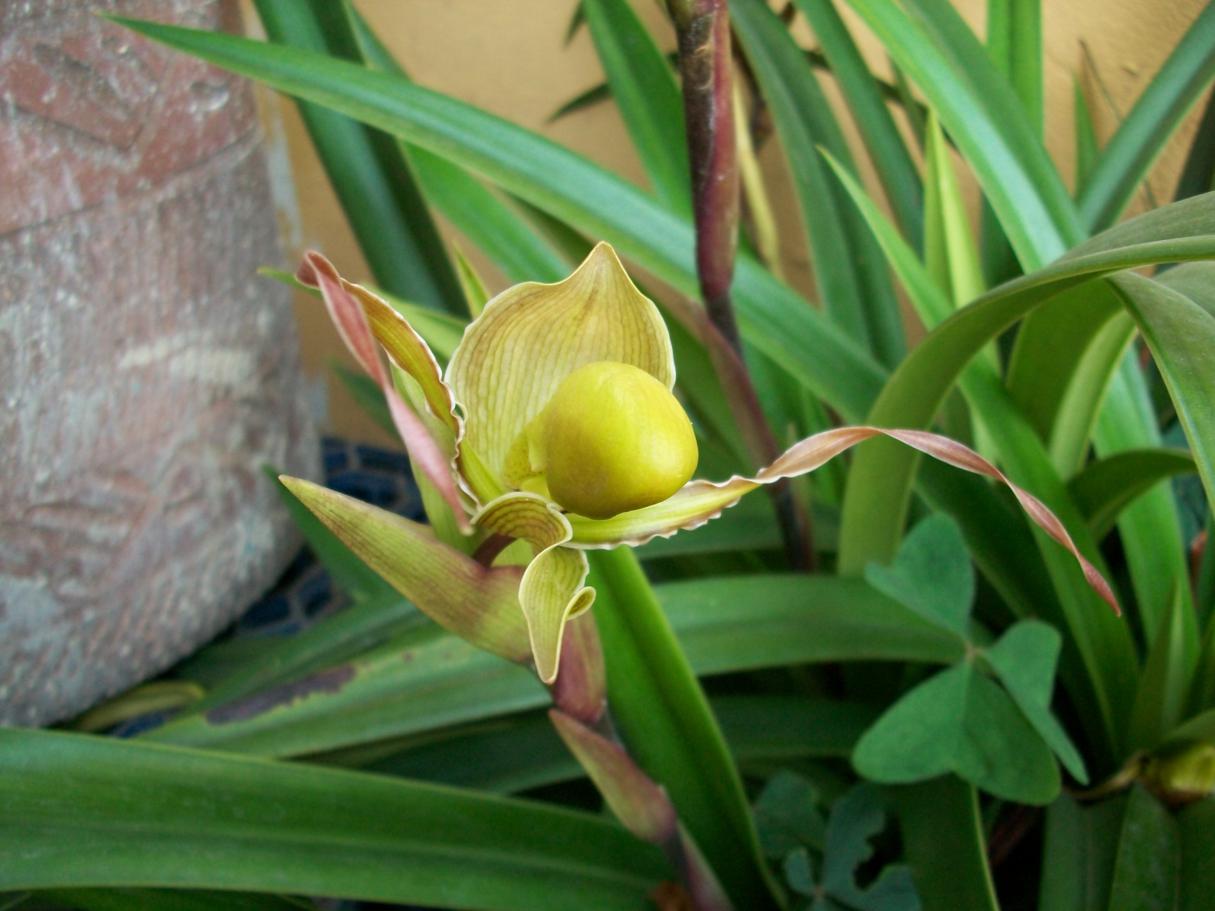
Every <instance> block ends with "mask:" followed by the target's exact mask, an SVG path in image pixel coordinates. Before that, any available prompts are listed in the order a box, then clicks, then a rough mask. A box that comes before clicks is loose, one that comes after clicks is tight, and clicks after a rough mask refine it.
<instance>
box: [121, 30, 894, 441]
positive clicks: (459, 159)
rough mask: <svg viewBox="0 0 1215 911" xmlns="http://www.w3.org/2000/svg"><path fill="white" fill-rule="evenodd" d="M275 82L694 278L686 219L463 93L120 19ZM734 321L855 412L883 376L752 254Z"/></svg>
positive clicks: (737, 287)
mask: <svg viewBox="0 0 1215 911" xmlns="http://www.w3.org/2000/svg"><path fill="white" fill-rule="evenodd" d="M116 21H120V22H121V23H122V24H124V25H126V26H127V27H129V28H131V29H134V30H135V31H138V32H139V33H141V34H143V35H146V36H147V37H149V38H153V39H155V40H157V41H161V42H163V43H165V44H168V45H170V46H172V47H175V48H177V49H179V50H183V51H188V52H189V53H192V54H194V55H196V56H199V57H202V58H203V59H205V60H208V61H209V62H212V63H215V64H217V65H220V66H223V67H225V68H227V69H230V70H232V71H233V72H237V73H240V74H241V75H245V76H249V77H252V78H255V79H260V80H261V81H263V82H266V83H267V84H268V85H270V86H272V87H273V88H276V89H279V90H281V91H285V92H288V93H291V94H295V95H298V96H299V97H301V98H305V99H307V100H310V101H313V102H315V103H318V104H324V105H326V106H329V107H332V108H334V109H335V110H340V111H342V112H343V113H345V114H348V115H349V116H352V117H355V118H356V119H359V120H361V121H362V122H365V123H369V124H371V125H373V126H377V127H379V128H381V129H383V130H385V131H387V132H390V133H393V134H394V135H397V136H400V137H402V138H404V139H406V140H408V141H409V142H411V143H415V144H417V145H419V146H424V147H426V148H429V149H431V150H432V151H434V152H436V153H438V154H440V155H442V156H443V157H445V158H448V159H450V160H451V161H454V162H456V163H458V164H459V165H461V166H462V167H465V168H468V169H470V170H472V171H476V172H477V173H480V174H482V175H484V176H486V177H488V178H489V179H491V180H492V181H493V182H494V183H496V184H498V185H499V186H501V187H502V188H503V189H505V190H507V191H509V192H511V193H514V194H516V195H518V196H519V197H520V198H522V199H525V200H527V201H528V202H530V203H532V204H533V205H536V206H538V207H539V208H541V209H544V210H545V211H547V212H549V213H550V214H551V215H555V216H557V217H558V218H560V219H562V220H563V221H565V222H567V223H569V224H570V225H572V226H575V227H577V228H578V229H579V230H581V231H583V232H584V233H585V234H587V235H590V236H593V237H601V238H604V239H606V240H608V241H610V242H611V243H613V244H614V245H615V246H616V247H617V248H618V249H620V250H621V251H622V252H623V253H624V254H625V255H626V256H628V257H629V258H631V259H633V260H634V261H636V262H637V263H638V264H639V265H641V266H643V267H644V268H646V269H649V270H650V271H651V272H653V273H654V274H655V275H656V276H658V277H659V278H661V279H663V280H665V281H667V282H669V283H671V284H672V285H673V286H674V287H676V288H677V289H679V290H680V291H682V292H684V293H686V294H694V293H695V287H696V279H695V274H696V273H695V269H694V266H693V255H692V254H693V235H692V230H691V227H690V225H689V224H688V223H687V221H686V220H684V219H680V218H678V217H676V216H675V215H673V214H672V213H670V212H669V211H668V210H667V209H665V208H664V207H663V206H661V205H660V204H658V203H657V202H655V201H654V200H652V199H651V198H649V197H648V196H646V195H645V194H643V193H641V192H640V191H638V190H637V189H636V188H635V187H632V186H630V185H629V184H628V183H626V182H625V181H623V180H621V179H619V178H617V177H615V176H614V175H611V174H609V173H607V172H606V171H604V170H603V169H601V168H599V167H597V166H595V165H593V164H592V163H590V162H589V161H587V160H586V159H584V158H581V157H579V156H577V155H575V154H573V153H572V152H570V151H568V150H567V149H564V148H562V147H560V146H557V145H555V144H553V143H551V142H549V141H547V140H545V139H542V138H541V137H539V136H537V135H535V134H533V133H529V132H528V131H526V130H523V129H521V128H519V127H516V126H514V125H512V124H509V123H507V122H505V121H503V120H500V119H499V118H496V117H493V116H492V115H489V114H486V113H485V112H483V111H479V110H477V109H475V108H472V107H470V106H468V105H466V104H463V103H462V102H459V101H456V100H454V99H451V98H447V97H444V96H443V95H440V94H437V93H435V92H430V91H428V90H426V89H423V88H420V87H418V86H415V85H411V84H409V83H407V82H405V81H403V80H402V79H400V78H394V77H392V76H390V75H388V74H386V73H379V72H370V71H367V70H364V69H362V68H360V67H356V66H353V65H351V64H346V63H343V62H342V61H337V60H330V59H327V58H325V57H324V56H322V55H319V54H313V53H309V52H307V51H301V50H297V49H294V48H284V47H274V46H267V45H264V44H261V43H259V42H256V41H249V40H247V39H243V38H236V37H233V36H230V35H223V34H216V33H212V32H204V31H195V30H191V29H182V28H176V27H173V26H167V25H158V24H153V23H148V22H137V21H134V20H121V19H120V20H116ZM734 297H735V304H736V306H737V308H738V317H739V322H740V324H741V326H742V329H743V331H744V332H745V333H747V334H748V335H749V337H750V338H751V340H752V341H753V342H754V343H755V345H756V346H757V347H758V348H760V349H761V350H763V351H764V352H765V353H766V354H768V355H769V356H771V357H772V358H773V359H774V360H775V361H776V362H777V363H778V364H780V365H781V366H782V367H783V368H785V369H786V370H788V371H789V372H790V373H791V374H792V375H793V376H795V377H797V378H798V379H800V380H801V381H802V382H804V383H806V385H807V386H808V387H809V388H810V389H811V390H812V391H814V392H815V393H816V394H818V395H820V396H822V397H823V398H825V399H826V400H827V401H828V402H830V403H831V405H832V406H833V407H834V408H836V409H837V410H838V411H839V412H840V413H841V414H843V415H845V416H847V417H852V418H859V417H860V416H861V415H863V414H864V413H865V411H866V410H867V408H868V404H869V403H870V402H871V401H872V400H873V399H874V398H875V397H876V395H877V390H878V387H879V386H880V384H881V381H882V375H883V373H882V370H881V368H880V367H879V366H878V365H877V363H876V362H875V361H874V360H873V359H872V358H871V357H869V355H868V354H866V353H865V351H864V350H863V349H862V348H861V347H860V346H858V345H857V344H856V343H855V342H853V341H852V340H851V339H849V338H848V337H847V336H846V335H845V334H844V333H843V332H842V331H841V330H839V329H838V328H837V327H835V326H834V325H833V324H832V323H831V322H830V321H829V320H828V319H827V318H826V317H824V316H823V315H821V314H820V313H818V312H817V311H816V310H814V309H813V308H810V307H807V306H806V305H805V302H804V301H803V300H802V299H801V298H800V297H799V296H798V295H797V294H796V293H794V292H793V291H792V290H790V289H789V288H788V287H787V286H785V285H783V284H782V283H780V282H779V281H777V280H776V279H774V278H773V277H772V276H771V275H770V274H769V273H768V272H766V271H765V270H764V269H763V268H762V267H761V266H760V265H759V264H758V263H756V262H755V261H754V260H752V259H750V258H746V257H743V258H740V260H739V262H738V267H737V270H736V275H735V284H734Z"/></svg>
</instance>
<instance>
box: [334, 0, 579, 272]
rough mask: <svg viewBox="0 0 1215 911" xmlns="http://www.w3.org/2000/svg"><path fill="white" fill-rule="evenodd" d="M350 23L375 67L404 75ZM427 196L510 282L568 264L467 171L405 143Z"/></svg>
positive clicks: (362, 24)
mask: <svg viewBox="0 0 1215 911" xmlns="http://www.w3.org/2000/svg"><path fill="white" fill-rule="evenodd" d="M350 19H351V23H352V26H353V29H354V33H355V37H356V38H357V40H358V42H359V48H360V50H361V51H362V54H363V57H364V58H365V59H366V61H367V63H368V64H369V65H370V66H371V67H372V68H374V69H377V70H380V71H381V72H384V73H390V74H392V75H393V76H396V77H398V78H401V79H407V78H408V76H407V75H406V73H405V71H404V70H403V69H402V68H401V66H400V64H399V63H398V62H397V61H396V59H395V58H394V57H393V56H392V54H391V53H390V52H389V51H388V49H387V48H386V47H384V45H383V43H382V42H381V41H380V40H379V39H378V38H377V37H376V35H375V33H374V32H372V31H371V28H370V27H369V26H368V25H367V22H366V20H364V19H363V17H362V16H360V15H359V14H358V13H357V12H355V11H353V10H351V13H350ZM406 148H407V150H408V151H407V154H408V155H409V158H410V160H411V161H412V163H413V167H414V171H415V173H416V174H417V177H418V183H419V184H421V186H422V188H423V191H424V192H425V194H426V196H427V198H428V199H429V200H430V201H431V202H432V203H433V204H434V205H435V206H436V207H437V208H438V209H439V210H440V211H441V212H442V213H443V214H444V215H446V216H447V218H448V219H450V220H451V222H452V224H454V225H455V226H456V227H457V228H459V229H460V231H462V232H463V233H464V235H465V236H466V237H468V238H469V239H471V240H472V241H473V243H475V244H476V245H477V246H478V247H480V248H481V249H482V250H483V251H485V254H486V255H487V256H489V258H490V259H492V260H493V261H494V262H495V263H496V264H497V266H498V267H499V268H500V269H501V270H502V271H503V272H505V273H506V276H507V278H509V279H510V280H511V281H515V282H522V281H547V282H555V281H559V280H560V279H562V278H565V276H566V275H567V274H568V273H569V266H570V264H569V263H568V262H567V261H566V259H565V258H564V257H563V256H562V255H561V254H560V253H559V252H558V251H557V250H555V249H554V248H553V246H552V245H551V244H549V243H548V242H547V241H546V240H545V239H544V238H543V237H541V236H540V235H539V234H538V233H537V232H536V231H535V230H533V229H532V228H531V227H530V226H529V225H528V223H527V221H526V220H525V219H523V218H522V217H521V216H520V214H519V213H518V212H517V211H516V210H515V209H514V208H512V207H511V206H510V205H509V204H508V203H507V202H505V201H504V200H502V199H500V198H499V197H498V196H497V195H496V194H495V193H493V192H491V191H490V190H489V189H487V188H486V187H484V186H482V184H481V183H480V182H479V181H478V180H477V179H476V178H475V177H473V176H472V175H471V174H469V173H468V172H467V171H465V170H464V169H463V168H461V167H459V166H458V165H456V164H452V163H451V162H449V161H447V160H446V159H445V158H442V157H441V156H439V155H436V154H434V153H433V152H431V151H430V150H429V149H425V148H421V147H420V146H414V145H408V144H406Z"/></svg>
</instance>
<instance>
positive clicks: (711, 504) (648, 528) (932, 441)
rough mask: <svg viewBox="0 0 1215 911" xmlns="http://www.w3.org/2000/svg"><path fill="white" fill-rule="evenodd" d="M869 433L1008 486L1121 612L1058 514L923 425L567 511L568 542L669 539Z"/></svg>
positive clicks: (810, 446) (796, 449)
mask: <svg viewBox="0 0 1215 911" xmlns="http://www.w3.org/2000/svg"><path fill="white" fill-rule="evenodd" d="M874 436H885V437H890V438H891V439H894V440H898V441H899V442H900V443H903V444H904V445H907V446H910V447H911V448H913V449H918V450H919V451H920V452H923V453H924V454H926V455H930V456H932V457H933V458H934V459H939V460H940V461H942V462H945V463H946V464H948V465H953V466H954V467H955V468H961V469H963V470H964V471H969V472H973V473H974V474H979V475H984V476H986V477H989V478H994V479H995V480H997V481H999V482H1000V483H1002V484H1004V485H1005V486H1007V487H1008V489H1009V490H1011V491H1012V493H1013V496H1015V497H1016V498H1017V502H1018V503H1020V504H1021V508H1022V509H1024V510H1025V513H1026V515H1028V516H1029V517H1030V519H1032V520H1033V522H1034V524H1036V525H1037V526H1038V527H1039V528H1041V529H1042V530H1043V531H1045V532H1046V533H1047V534H1048V535H1050V536H1051V537H1052V538H1054V539H1055V540H1056V541H1058V542H1059V543H1060V544H1061V545H1063V547H1065V548H1067V550H1068V551H1069V552H1070V553H1071V555H1072V556H1073V557H1075V558H1076V562H1077V563H1079V564H1080V568H1081V570H1083V572H1084V578H1085V580H1086V581H1087V582H1088V584H1089V585H1090V586H1091V587H1092V589H1093V590H1094V591H1095V592H1096V593H1097V594H1098V595H1100V596H1101V598H1102V600H1104V601H1105V602H1106V603H1107V604H1109V606H1110V607H1112V608H1113V609H1114V612H1115V613H1121V610H1120V609H1119V607H1118V600H1117V598H1115V597H1114V592H1113V590H1112V589H1111V588H1110V586H1109V583H1108V582H1106V581H1105V579H1104V578H1103V577H1102V575H1101V573H1099V572H1098V571H1097V568H1096V567H1095V566H1093V565H1092V564H1091V563H1090V562H1089V561H1088V560H1087V559H1085V557H1084V555H1083V554H1081V553H1080V551H1079V549H1078V548H1077V547H1076V544H1075V542H1074V541H1072V539H1071V536H1070V535H1069V534H1068V533H1067V529H1065V528H1064V527H1063V523H1062V522H1060V521H1059V518H1058V516H1056V515H1055V514H1054V513H1053V512H1051V511H1050V509H1048V508H1047V507H1046V505H1045V504H1044V503H1043V502H1042V501H1041V500H1039V499H1038V498H1037V497H1035V496H1034V495H1033V494H1031V493H1029V492H1028V491H1025V490H1022V489H1021V488H1020V487H1018V486H1017V485H1016V484H1014V483H1013V482H1012V481H1010V480H1009V479H1008V477H1007V476H1006V475H1005V474H1004V472H1002V471H1000V469H999V468H997V467H996V466H995V465H993V464H992V463H991V462H989V461H987V459H985V458H983V457H982V456H981V455H979V454H978V453H977V452H975V451H974V450H972V449H969V448H967V447H966V446H963V445H962V444H961V443H959V442H957V441H956V440H951V439H949V438H948V437H943V436H941V435H939V434H936V433H929V432H928V431H925V430H887V429H883V428H881V427H867V426H857V427H838V428H836V429H834V430H825V431H823V432H822V433H816V434H815V435H814V436H810V437H807V438H806V439H804V440H801V441H800V442H798V443H794V444H793V445H792V446H791V447H789V449H787V450H785V452H784V453H782V454H781V455H780V456H778V457H777V459H776V461H774V462H773V463H772V464H771V465H768V466H767V467H766V468H763V469H761V470H760V471H759V472H758V473H757V474H756V476H755V477H754V478H745V477H741V476H738V475H735V476H734V477H732V478H730V479H729V480H728V481H723V482H722V483H720V484H714V483H712V482H709V481H692V482H691V483H690V484H687V485H685V486H684V487H683V488H682V489H681V490H680V491H679V492H678V493H676V494H675V495H674V496H673V497H671V498H670V499H669V500H664V501H663V502H662V503H656V504H654V505H653V506H647V507H646V508H645V509H638V510H634V511H633V512H626V513H621V514H620V515H618V516H613V517H612V518H610V519H587V518H585V517H583V516H570V517H569V519H570V526H571V528H572V529H573V533H574V536H573V540H572V541H571V542H570V546H572V547H583V548H597V547H598V548H602V547H614V546H616V545H617V544H628V545H632V546H636V545H639V544H644V543H645V542H646V541H649V540H651V539H653V538H657V537H663V538H666V537H670V536H671V535H673V534H675V532H677V531H681V530H683V529H689V528H698V527H699V526H701V525H703V524H705V523H706V522H708V521H709V520H710V519H715V518H716V517H717V516H719V515H721V513H722V511H723V510H724V509H727V508H729V507H731V506H733V505H734V504H735V503H737V502H738V501H739V500H740V499H742V497H743V496H744V495H745V494H747V493H749V492H750V491H752V490H755V489H756V488H757V487H760V486H762V485H764V484H771V483H772V482H774V481H779V480H781V479H782V478H792V477H796V476H798V475H803V474H807V473H808V472H811V471H814V470H815V469H816V468H819V467H820V466H822V465H823V464H825V463H826V462H829V461H830V460H831V459H833V458H835V457H836V456H837V455H839V454H840V453H841V452H843V451H844V450H846V449H849V448H851V447H852V446H855V445H856V444H857V443H860V442H862V441H864V440H867V439H869V438H870V437H874Z"/></svg>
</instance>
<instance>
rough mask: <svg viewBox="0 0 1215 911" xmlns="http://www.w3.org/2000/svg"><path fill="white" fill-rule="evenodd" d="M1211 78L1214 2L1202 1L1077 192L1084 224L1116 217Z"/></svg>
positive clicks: (1098, 223) (1213, 71)
mask: <svg viewBox="0 0 1215 911" xmlns="http://www.w3.org/2000/svg"><path fill="white" fill-rule="evenodd" d="M1212 78H1215V6H1212V5H1211V4H1207V5H1206V6H1204V7H1203V9H1202V11H1201V12H1200V13H1199V14H1198V18H1197V19H1195V20H1194V23H1193V24H1192V25H1191V26H1190V28H1189V30H1188V31H1186V33H1185V36H1184V37H1183V38H1182V39H1181V41H1180V42H1179V43H1178V44H1177V46H1176V47H1175V48H1173V52H1172V53H1171V54H1169V58H1168V60H1166V61H1165V62H1164V65H1163V66H1162V67H1161V68H1160V71H1159V72H1157V73H1156V75H1155V76H1153V77H1152V81H1151V82H1150V83H1149V84H1148V87H1147V88H1146V89H1144V91H1143V94H1142V95H1140V96H1139V99H1138V100H1137V101H1136V102H1135V106H1134V107H1133V108H1132V109H1131V112H1130V113H1129V114H1127V116H1126V117H1125V118H1124V119H1123V121H1122V124H1121V125H1120V126H1119V127H1118V131H1117V132H1116V133H1115V134H1114V135H1113V137H1111V139H1110V141H1109V142H1108V143H1107V144H1106V146H1105V148H1104V149H1103V150H1102V152H1101V154H1100V156H1099V157H1098V159H1097V161H1096V163H1095V164H1094V165H1093V168H1092V170H1091V171H1090V172H1089V176H1088V180H1086V181H1085V183H1084V188H1083V190H1082V191H1081V193H1080V198H1079V205H1080V212H1081V215H1082V217H1083V219H1084V223H1085V224H1086V225H1088V227H1089V228H1090V229H1095V230H1100V229H1101V228H1104V227H1106V226H1108V225H1110V224H1113V222H1114V221H1116V220H1117V218H1118V216H1119V215H1120V214H1121V213H1122V210H1123V209H1124V208H1125V207H1126V204H1127V203H1128V202H1130V200H1131V198H1132V197H1133V196H1134V193H1135V190H1136V189H1138V187H1139V184H1140V183H1141V182H1142V181H1143V179H1144V177H1146V176H1147V172H1148V170H1149V168H1151V166H1152V162H1153V161H1155V160H1156V156H1157V155H1158V154H1160V151H1161V150H1162V149H1163V148H1164V147H1165V145H1167V144H1168V141H1169V139H1170V138H1171V137H1172V135H1173V131H1174V130H1175V129H1176V128H1177V126H1178V125H1179V124H1180V123H1181V121H1182V119H1183V118H1184V117H1185V114H1186V112H1187V111H1189V109H1190V108H1191V107H1192V106H1193V105H1194V103H1195V102H1196V101H1197V100H1198V98H1199V97H1200V96H1201V95H1202V93H1203V90H1204V89H1206V87H1207V86H1208V85H1209V84H1210V82H1211V79H1212Z"/></svg>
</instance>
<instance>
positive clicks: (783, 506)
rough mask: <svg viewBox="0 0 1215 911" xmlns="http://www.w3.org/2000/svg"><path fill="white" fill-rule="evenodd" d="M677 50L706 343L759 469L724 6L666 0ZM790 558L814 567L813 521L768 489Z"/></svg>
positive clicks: (760, 419) (770, 448)
mask: <svg viewBox="0 0 1215 911" xmlns="http://www.w3.org/2000/svg"><path fill="white" fill-rule="evenodd" d="M667 6H668V9H669V10H670V13H671V18H672V20H673V21H674V23H675V30H676V33H677V37H678V43H679V69H680V76H681V79H682V82H683V103H684V120H685V123H686V125H687V135H688V158H689V163H690V166H691V172H692V208H693V213H694V215H695V219H696V272H697V277H698V278H699V281H700V293H701V297H702V298H703V299H704V304H705V311H706V312H707V313H708V317H709V322H710V323H711V324H712V327H713V328H714V329H715V330H716V332H717V333H718V334H719V335H720V338H721V339H722V340H724V342H725V344H724V345H718V344H714V343H713V341H715V340H711V339H705V342H706V346H707V347H708V349H709V354H710V357H711V358H712V359H713V365H714V368H715V369H716V371H717V375H718V377H719V378H720V379H721V382H722V386H723V388H725V389H727V390H734V394H730V395H727V399H728V401H729V404H730V409H731V411H733V412H734V418H735V420H736V421H738V423H739V426H740V428H741V429H742V432H743V434H744V436H745V437H746V438H747V440H748V442H749V444H750V448H751V451H752V455H753V456H754V457H755V458H756V459H757V461H759V462H760V463H761V464H767V463H769V462H771V461H772V460H773V459H774V458H776V456H777V455H778V454H779V452H780V449H779V447H778V446H777V441H776V438H775V437H774V436H773V434H772V430H771V428H770V427H768V423H767V421H766V420H765V419H764V415H763V411H762V410H761V408H760V403H759V396H758V395H757V394H756V392H755V386H754V384H753V383H752V382H751V376H750V374H749V373H748V372H747V368H746V363H745V361H744V359H743V347H742V337H741V336H740V334H739V331H738V322H737V320H736V319H735V317H734V306H733V302H732V301H731V299H730V284H731V282H732V281H733V278H734V258H735V253H736V252H737V247H738V209H739V192H738V146H737V141H736V138H735V134H734V94H733V73H732V66H733V63H732V59H731V53H730V17H729V12H728V10H727V7H726V0H667ZM769 493H770V495H771V497H772V502H773V505H774V507H775V508H776V514H777V519H778V521H779V523H780V527H781V533H782V537H783V538H784V542H785V552H786V556H787V558H788V560H789V564H790V566H792V567H793V568H795V569H804V570H812V569H813V568H814V563H815V560H814V548H813V545H812V543H811V541H812V538H811V534H812V532H811V526H810V519H809V516H808V515H807V514H806V512H805V510H804V509H802V507H801V504H799V503H798V502H797V499H796V498H795V497H794V495H793V488H792V486H791V485H790V484H789V482H787V481H782V482H780V483H779V484H774V485H772V487H770V488H769Z"/></svg>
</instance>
